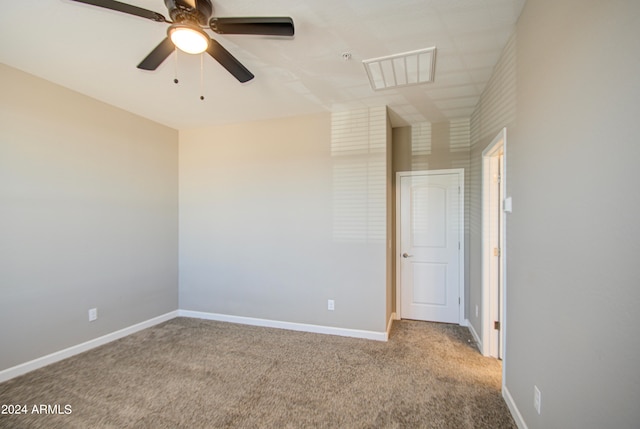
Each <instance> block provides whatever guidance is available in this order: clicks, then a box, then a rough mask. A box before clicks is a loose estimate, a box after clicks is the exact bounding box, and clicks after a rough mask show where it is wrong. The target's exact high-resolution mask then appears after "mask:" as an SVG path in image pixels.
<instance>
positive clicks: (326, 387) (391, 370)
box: [0, 318, 516, 429]
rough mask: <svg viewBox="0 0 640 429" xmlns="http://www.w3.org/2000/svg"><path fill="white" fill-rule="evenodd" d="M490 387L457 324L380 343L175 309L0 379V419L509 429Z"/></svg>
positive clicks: (490, 367)
mask: <svg viewBox="0 0 640 429" xmlns="http://www.w3.org/2000/svg"><path fill="white" fill-rule="evenodd" d="M500 386H501V365H500V362H499V361H497V360H495V359H491V358H486V357H483V356H482V355H480V353H478V351H477V349H476V348H475V346H474V345H473V344H472V337H471V335H470V334H469V331H468V330H467V329H466V328H464V327H460V326H454V325H446V324H437V323H427V322H415V321H396V322H394V325H393V329H392V331H391V335H390V339H389V341H388V342H386V343H385V342H379V341H372V340H363V339H355V338H345V337H338V336H332V335H322V334H312V333H304V332H294V331H287V330H279V329H271V328H263V327H255V326H245V325H236V324H231V323H222V322H215V321H206V320H198V319H188V318H176V319H173V320H170V321H168V322H165V323H163V324H160V325H157V326H154V327H152V328H149V329H146V330H144V331H141V332H138V333H136V334H133V335H130V336H128V337H126V338H123V339H120V340H118V341H114V342H112V343H109V344H107V345H104V346H101V347H98V348H96V349H93V350H90V351H88V352H85V353H82V354H80V355H77V356H74V357H71V358H69V359H66V360H64V361H61V362H58V363H55V364H52V365H49V366H47V367H45V368H42V369H39V370H36V371H33V372H31V373H28V374H25V375H23V376H20V377H17V378H15V379H12V380H9V381H7V382H5V383H2V384H0V404H14V405H17V404H24V405H27V408H28V411H29V412H28V413H27V414H20V415H0V427H1V428H12V429H22V428H29V429H31V428H83V429H84V428H153V429H161V428H172V429H174V428H189V429H194V428H455V429H460V428H515V427H516V426H515V423H514V421H513V419H512V418H511V416H510V414H509V411H508V409H507V406H506V404H505V403H504V400H503V399H502V396H501V393H500ZM41 404H44V405H45V406H47V405H48V406H50V407H49V410H50V411H56V410H57V411H56V412H55V413H53V414H38V413H33V412H32V411H33V406H34V405H35V406H39V405H41ZM65 406H69V407H67V408H65ZM67 411H70V413H66V412H67ZM65 413H66V414H65Z"/></svg>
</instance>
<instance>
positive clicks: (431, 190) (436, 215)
mask: <svg viewBox="0 0 640 429" xmlns="http://www.w3.org/2000/svg"><path fill="white" fill-rule="evenodd" d="M446 205H447V189H446V188H441V187H437V186H431V187H429V186H415V187H413V188H412V189H411V237H412V245H413V246H414V247H440V248H442V247H446V245H447V218H446V211H445V210H442V207H446Z"/></svg>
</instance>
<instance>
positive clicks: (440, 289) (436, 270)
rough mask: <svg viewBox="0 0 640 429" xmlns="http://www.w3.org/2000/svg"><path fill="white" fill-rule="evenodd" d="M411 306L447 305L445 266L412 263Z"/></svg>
mask: <svg viewBox="0 0 640 429" xmlns="http://www.w3.org/2000/svg"><path fill="white" fill-rule="evenodd" d="M411 265H412V268H413V285H414V286H413V304H418V305H420V304H422V305H425V304H426V305H447V265H446V264H430V263H425V262H414V263H412V264H411Z"/></svg>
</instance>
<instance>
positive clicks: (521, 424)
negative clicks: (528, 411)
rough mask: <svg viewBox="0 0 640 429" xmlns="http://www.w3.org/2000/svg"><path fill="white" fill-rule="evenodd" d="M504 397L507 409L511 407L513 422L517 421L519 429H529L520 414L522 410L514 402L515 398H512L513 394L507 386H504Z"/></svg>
mask: <svg viewBox="0 0 640 429" xmlns="http://www.w3.org/2000/svg"><path fill="white" fill-rule="evenodd" d="M503 378H504V377H503ZM502 397H503V398H504V402H506V403H507V407H509V411H511V416H512V417H513V420H515V422H516V425H517V426H518V429H529V428H528V427H527V424H526V423H525V421H524V418H523V417H522V414H520V410H519V409H518V407H517V406H516V402H515V401H514V400H513V396H511V392H509V389H507V386H505V385H504V384H503V385H502Z"/></svg>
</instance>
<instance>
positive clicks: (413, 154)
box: [391, 119, 470, 314]
mask: <svg viewBox="0 0 640 429" xmlns="http://www.w3.org/2000/svg"><path fill="white" fill-rule="evenodd" d="M391 139H392V152H393V154H392V158H393V159H392V163H393V167H392V168H393V177H392V184H393V195H392V201H391V205H392V224H393V230H394V231H395V228H396V220H395V217H396V216H395V215H396V203H395V202H396V192H395V188H396V177H395V176H396V173H397V172H399V171H418V170H445V169H453V168H463V169H464V173H465V222H464V231H465V237H464V240H465V258H464V268H465V288H464V290H465V306H466V307H467V308H465V314H468V308H469V306H468V300H469V251H468V244H469V188H470V170H469V166H470V165H469V155H470V152H469V150H470V148H469V145H470V122H469V119H458V120H453V121H446V122H437V123H430V122H423V123H420V124H415V125H413V126H407V127H397V128H393V132H392V137H391ZM392 253H393V254H394V255H396V253H397V250H396V243H395V240H394V242H393V243H392ZM392 271H393V276H394V277H393V278H394V280H395V278H396V258H395V257H394V258H393V264H392ZM394 285H395V281H394ZM395 292H396V290H395V287H394V288H393V297H392V300H393V306H394V308H395V305H396V293H395Z"/></svg>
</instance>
